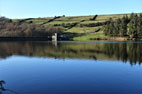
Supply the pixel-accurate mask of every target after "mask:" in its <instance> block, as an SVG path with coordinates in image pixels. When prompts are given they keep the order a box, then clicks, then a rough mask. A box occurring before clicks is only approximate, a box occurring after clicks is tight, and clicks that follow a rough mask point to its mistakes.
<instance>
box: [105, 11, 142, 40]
mask: <svg viewBox="0 0 142 94" xmlns="http://www.w3.org/2000/svg"><path fill="white" fill-rule="evenodd" d="M104 33H105V35H108V36H119V37H125V36H128V37H130V38H139V37H142V14H134V13H132V14H131V15H130V17H128V16H127V15H126V16H124V17H123V18H121V19H117V20H115V21H114V20H112V19H110V20H109V21H108V23H107V24H106V26H105V28H104Z"/></svg>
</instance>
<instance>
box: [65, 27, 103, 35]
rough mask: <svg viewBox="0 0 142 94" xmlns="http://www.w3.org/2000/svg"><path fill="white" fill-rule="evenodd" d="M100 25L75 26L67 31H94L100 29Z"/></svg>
mask: <svg viewBox="0 0 142 94" xmlns="http://www.w3.org/2000/svg"><path fill="white" fill-rule="evenodd" d="M99 28H101V26H100V27H73V28H72V29H69V30H67V31H66V32H70V33H93V32H95V31H96V30H98V29H99Z"/></svg>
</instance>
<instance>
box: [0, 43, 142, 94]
mask: <svg viewBox="0 0 142 94" xmlns="http://www.w3.org/2000/svg"><path fill="white" fill-rule="evenodd" d="M141 63H142V42H99V41H98V42H59V43H50V42H0V80H4V81H5V82H6V84H4V88H6V89H8V90H7V91H2V90H0V94H142V65H141Z"/></svg>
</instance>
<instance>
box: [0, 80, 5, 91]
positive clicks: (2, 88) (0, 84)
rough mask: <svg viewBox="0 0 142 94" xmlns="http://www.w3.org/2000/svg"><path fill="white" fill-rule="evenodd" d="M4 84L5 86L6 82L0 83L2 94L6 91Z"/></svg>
mask: <svg viewBox="0 0 142 94" xmlns="http://www.w3.org/2000/svg"><path fill="white" fill-rule="evenodd" d="M3 84H5V81H3V80H1V81H0V94H3V91H6V89H5V88H4V86H3Z"/></svg>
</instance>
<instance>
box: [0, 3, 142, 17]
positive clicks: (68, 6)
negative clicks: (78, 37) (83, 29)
mask: <svg viewBox="0 0 142 94" xmlns="http://www.w3.org/2000/svg"><path fill="white" fill-rule="evenodd" d="M131 12H135V13H139V12H142V0H0V15H1V16H6V17H8V18H29V17H50V16H59V15H66V16H80V15H95V14H119V13H131Z"/></svg>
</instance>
